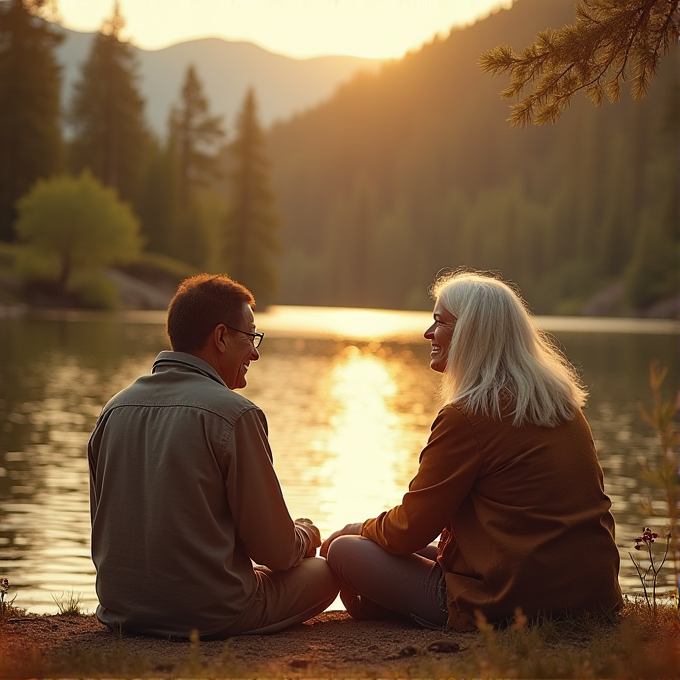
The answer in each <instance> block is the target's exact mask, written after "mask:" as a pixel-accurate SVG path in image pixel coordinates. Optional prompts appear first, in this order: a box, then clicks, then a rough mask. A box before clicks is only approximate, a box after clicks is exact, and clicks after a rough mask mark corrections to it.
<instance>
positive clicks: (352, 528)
mask: <svg viewBox="0 0 680 680" xmlns="http://www.w3.org/2000/svg"><path fill="white" fill-rule="evenodd" d="M362 524H363V522H356V523H355V524H347V525H346V526H345V527H344V528H342V529H339V530H338V531H334V532H333V533H332V534H331V535H330V536H329V537H328V538H327V539H326V540H325V541H324V542H323V545H322V546H321V550H320V551H319V555H321V557H326V555H327V554H328V548H330V545H331V543H332V542H333V541H334V540H335V539H336V538H337V537H338V536H359V535H361V525H362Z"/></svg>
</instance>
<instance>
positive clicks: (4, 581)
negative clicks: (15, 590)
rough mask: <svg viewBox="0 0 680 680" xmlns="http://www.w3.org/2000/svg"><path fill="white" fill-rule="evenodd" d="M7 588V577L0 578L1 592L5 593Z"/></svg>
mask: <svg viewBox="0 0 680 680" xmlns="http://www.w3.org/2000/svg"><path fill="white" fill-rule="evenodd" d="M8 590H9V579H8V578H0V591H2V593H3V594H4V593H6V592H7V591H8Z"/></svg>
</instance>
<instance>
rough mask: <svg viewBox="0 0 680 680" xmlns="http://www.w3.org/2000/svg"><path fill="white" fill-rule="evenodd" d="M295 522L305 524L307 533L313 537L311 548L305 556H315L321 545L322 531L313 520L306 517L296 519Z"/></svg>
mask: <svg viewBox="0 0 680 680" xmlns="http://www.w3.org/2000/svg"><path fill="white" fill-rule="evenodd" d="M295 524H298V525H301V526H304V527H305V533H306V534H307V536H309V537H310V539H311V542H310V545H309V550H307V552H306V553H305V557H315V556H316V549H317V548H318V547H319V546H320V545H321V532H320V531H319V530H318V529H317V528H316V527H315V526H314V525H313V524H312V520H311V519H307V518H306V517H301V518H300V519H296V520H295Z"/></svg>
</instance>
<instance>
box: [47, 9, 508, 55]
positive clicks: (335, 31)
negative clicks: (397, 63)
mask: <svg viewBox="0 0 680 680" xmlns="http://www.w3.org/2000/svg"><path fill="white" fill-rule="evenodd" d="M512 2H513V0H120V8H121V14H122V15H123V17H124V19H125V22H126V24H125V28H124V30H123V32H122V37H123V38H124V39H126V40H130V41H131V42H132V43H133V44H135V45H136V46H137V47H140V48H142V49H145V50H158V49H163V48H165V47H169V46H170V45H174V44H176V43H180V42H186V41H188V40H196V39H200V38H223V39H224V40H229V41H244V42H252V43H255V44H256V45H259V46H260V47H262V48H264V49H266V50H268V51H269V52H274V53H275V54H281V55H284V56H288V57H293V58H296V59H307V58H311V57H318V56H325V55H348V56H356V57H365V58H371V59H392V58H400V57H402V56H404V55H405V54H406V53H407V52H408V51H409V50H414V49H418V48H419V47H420V46H421V45H423V43H426V42H429V41H430V40H432V39H433V38H434V37H435V36H436V35H444V36H445V35H448V33H449V31H450V30H451V28H453V27H454V26H465V25H469V24H471V23H474V22H475V21H476V20H478V19H480V18H483V17H485V16H487V15H488V14H490V13H491V12H494V11H496V10H498V9H499V8H502V7H509V6H511V5H512ZM113 7H114V0H58V15H59V19H60V23H61V24H62V25H63V26H65V27H66V28H69V29H72V30H76V31H82V32H93V31H97V30H99V29H100V28H101V26H102V23H103V22H104V20H105V19H107V18H108V17H110V16H111V15H112V13H113ZM159 17H160V18H161V19H160V20H159Z"/></svg>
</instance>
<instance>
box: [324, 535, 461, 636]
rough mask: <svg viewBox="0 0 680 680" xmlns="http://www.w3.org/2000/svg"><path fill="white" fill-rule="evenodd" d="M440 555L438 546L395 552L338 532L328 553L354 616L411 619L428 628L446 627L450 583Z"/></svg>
mask: <svg viewBox="0 0 680 680" xmlns="http://www.w3.org/2000/svg"><path fill="white" fill-rule="evenodd" d="M435 558H436V549H435V548H434V546H428V547H427V548H425V549H424V550H422V551H420V552H419V553H414V554H411V555H392V554H390V553H388V552H387V551H385V550H383V549H382V548H381V547H380V546H379V545H378V544H377V543H374V542H373V541H371V540H369V539H367V538H362V537H360V536H339V537H338V538H336V539H335V540H334V541H333V542H332V543H331V545H330V547H329V549H328V556H327V559H328V564H329V566H330V567H331V569H332V570H333V571H334V572H335V574H336V575H337V577H338V578H339V579H340V597H341V599H342V601H343V603H344V605H345V608H346V609H347V612H348V613H349V614H350V615H351V616H352V617H354V618H356V619H385V618H406V619H409V620H411V621H415V622H416V623H419V624H420V625H422V626H425V627H427V628H443V627H444V626H445V625H446V621H447V618H448V614H447V607H446V582H445V580H444V574H443V572H442V570H441V568H440V566H439V565H438V564H437V562H436V561H435Z"/></svg>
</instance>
